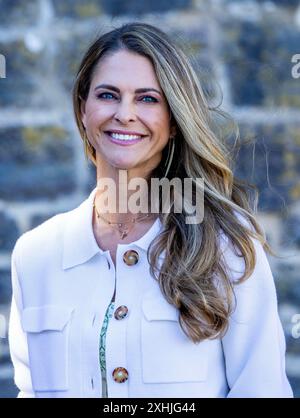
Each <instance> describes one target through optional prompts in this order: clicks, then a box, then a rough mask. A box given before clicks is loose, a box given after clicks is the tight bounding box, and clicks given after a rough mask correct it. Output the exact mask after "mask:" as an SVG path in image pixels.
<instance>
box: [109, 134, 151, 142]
mask: <svg viewBox="0 0 300 418" xmlns="http://www.w3.org/2000/svg"><path fill="white" fill-rule="evenodd" d="M105 133H106V135H107V136H108V138H109V139H110V141H111V142H113V143H115V144H120V145H133V144H136V143H137V142H141V141H142V140H143V139H144V138H146V136H140V135H122V134H117V133H113V132H105Z"/></svg>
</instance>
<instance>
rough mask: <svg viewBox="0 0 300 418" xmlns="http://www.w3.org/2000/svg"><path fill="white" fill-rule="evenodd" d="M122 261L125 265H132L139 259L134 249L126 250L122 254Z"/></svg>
mask: <svg viewBox="0 0 300 418" xmlns="http://www.w3.org/2000/svg"><path fill="white" fill-rule="evenodd" d="M123 261H124V263H126V264H127V266H133V265H134V264H136V263H137V262H138V261H139V254H138V253H137V252H136V251H135V250H128V251H126V253H124V255H123Z"/></svg>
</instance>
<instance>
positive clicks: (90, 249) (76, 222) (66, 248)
mask: <svg viewBox="0 0 300 418" xmlns="http://www.w3.org/2000/svg"><path fill="white" fill-rule="evenodd" d="M96 191H97V187H95V188H94V189H93V190H92V192H91V193H90V195H89V197H88V198H87V199H86V200H85V201H83V202H82V203H81V204H80V205H79V206H78V207H77V208H75V209H73V210H71V211H70V212H67V218H66V222H65V224H64V230H63V260H62V267H63V269H67V268H69V267H73V266H76V265H79V264H82V263H85V262H86V261H88V260H90V259H91V258H92V257H93V256H94V255H96V254H98V253H100V254H101V255H105V254H108V252H109V251H108V250H106V251H103V250H102V249H101V248H100V247H99V246H98V243H97V241H96V238H95V236H94V232H93V225H92V217H93V202H94V197H95V194H96ZM161 228H162V223H161V221H160V219H159V218H157V219H156V221H155V222H154V224H153V225H152V226H151V228H150V229H149V230H148V231H147V232H146V234H144V236H142V237H141V238H140V239H138V240H136V241H134V242H131V243H129V244H118V246H119V247H121V248H122V247H123V248H124V251H125V249H126V248H128V247H132V246H137V247H139V248H141V249H142V250H145V251H147V249H148V247H149V245H150V243H151V241H152V240H153V239H154V238H155V236H156V235H157V234H158V233H159V232H160V230H161Z"/></svg>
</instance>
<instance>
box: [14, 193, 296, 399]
mask: <svg viewBox="0 0 300 418" xmlns="http://www.w3.org/2000/svg"><path fill="white" fill-rule="evenodd" d="M96 190H97V189H96V188H95V189H94V190H93V191H92V192H91V194H90V196H89V197H88V198H87V199H86V200H85V201H84V202H83V203H82V204H81V205H80V206H78V207H77V208H75V209H74V210H71V211H68V212H64V213H60V214H58V215H56V216H53V217H52V218H50V219H49V220H47V221H45V222H44V223H42V224H41V225H39V226H38V227H36V228H34V229H32V230H30V231H28V232H26V233H24V234H23V235H21V237H20V238H19V239H18V240H17V242H16V244H15V247H14V249H13V252H12V257H11V265H12V287H13V296H12V304H11V314H10V321H9V344H10V352H11V358H12V361H13V364H14V370H15V383H16V385H17V386H18V388H19V395H18V396H19V397H53V398H55V397H96V398H97V397H101V393H102V388H101V384H102V383H101V372H100V365H99V334H100V329H101V326H102V321H103V318H104V315H105V311H106V308H107V306H108V304H109V303H110V301H111V298H112V295H113V291H114V287H115V281H116V301H115V307H116V308H117V307H118V306H121V305H125V306H127V308H128V315H127V316H126V317H125V318H123V319H121V320H117V319H116V318H115V317H114V316H113V317H112V318H111V320H110V322H109V325H108V331H107V336H106V366H107V385H108V397H111V398H115V397H119V398H134V397H137V398H138V397H146V398H159V397H169V398H177V397H196V398H201V397H213V398H215V397H221V398H223V397H293V393H292V390H291V386H290V384H289V381H288V379H287V376H286V372H285V349H286V346H285V338H284V333H283V329H282V325H281V322H280V319H279V316H278V311H277V297H276V290H275V285H274V280H273V277H272V273H271V270H270V266H269V263H268V261H267V258H266V255H265V253H264V251H263V249H262V246H261V244H260V243H258V242H257V241H256V240H253V242H254V245H255V249H256V256H257V264H256V267H255V270H254V272H253V274H252V276H251V277H250V278H249V279H248V280H247V281H246V282H245V283H243V284H241V285H239V286H237V287H236V297H237V308H236V310H235V312H234V313H233V315H232V317H231V319H230V326H229V329H228V331H227V333H226V335H225V336H224V337H223V338H222V339H217V340H210V341H208V340H206V341H203V342H201V343H199V344H194V343H192V342H191V341H190V340H189V339H188V338H187V337H186V335H185V334H184V333H183V331H182V330H181V328H180V326H179V322H178V311H177V309H176V308H175V307H174V306H173V305H170V304H169V303H168V302H167V301H166V300H165V299H164V297H163V295H162V293H161V291H160V289H159V286H158V284H157V282H156V281H155V280H154V279H153V277H152V276H151V275H150V272H149V264H148V261H147V248H148V246H149V244H150V242H151V240H152V239H153V238H154V237H155V236H156V235H157V234H158V232H159V231H160V230H161V228H162V225H161V223H160V221H159V219H157V220H156V221H155V223H154V224H153V225H152V227H151V228H150V229H149V230H148V231H147V233H146V234H145V235H144V236H143V237H142V238H140V239H138V240H137V241H135V242H132V243H130V244H119V245H118V248H117V255H116V269H115V267H114V264H113V262H112V259H111V257H110V253H109V251H102V250H101V249H100V248H99V246H98V245H97V242H96V240H95V237H94V234H93V229H92V210H93V208H92V204H93V198H94V195H95V193H96ZM223 242H224V243H225V242H226V240H225V239H224V241H223ZM223 248H224V256H225V257H226V261H227V263H228V264H229V265H230V266H231V267H232V268H233V269H234V271H236V272H241V271H242V268H243V263H242V262H241V260H240V259H239V258H238V257H237V256H236V255H235V254H234V252H233V250H232V248H231V247H230V245H227V244H226V245H224V246H223ZM128 250H135V251H136V252H137V253H138V256H139V259H138V262H137V263H136V264H134V265H128V264H126V263H125V262H124V259H123V255H124V253H125V252H126V251H128ZM164 255H165V253H163V255H162V257H161V259H160V262H161V261H162V259H163V257H164ZM235 274H237V277H239V275H240V274H238V273H233V275H232V279H234V276H235ZM117 367H124V368H125V369H126V370H127V372H128V379H127V380H126V381H124V382H122V383H118V382H116V381H115V380H114V379H113V376H112V372H113V371H114V370H115V368H117Z"/></svg>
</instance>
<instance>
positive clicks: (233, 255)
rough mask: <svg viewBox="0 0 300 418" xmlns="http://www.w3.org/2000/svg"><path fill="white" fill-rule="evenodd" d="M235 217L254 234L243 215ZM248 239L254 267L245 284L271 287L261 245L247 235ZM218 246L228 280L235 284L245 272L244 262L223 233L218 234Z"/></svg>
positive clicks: (252, 228)
mask: <svg viewBox="0 0 300 418" xmlns="http://www.w3.org/2000/svg"><path fill="white" fill-rule="evenodd" d="M235 216H236V218H237V219H238V221H239V223H240V224H242V225H243V226H245V227H246V228H247V229H248V230H250V231H252V232H255V229H254V227H253V225H252V224H251V223H250V221H249V220H248V219H247V218H246V217H245V216H244V215H241V214H240V213H238V212H235ZM260 226H261V225H260ZM261 227H262V226H261ZM262 229H263V228H262ZM249 239H250V242H251V243H252V246H253V250H254V257H255V260H254V264H255V265H254V270H253V273H252V274H251V276H250V277H249V279H247V280H246V282H245V283H247V285H249V286H250V285H254V286H255V285H258V286H259V287H260V286H263V287H273V277H272V272H271V268H270V264H269V261H268V258H267V255H266V252H265V250H264V248H263V245H262V243H261V242H260V241H259V239H258V238H255V237H253V236H252V235H249ZM219 244H220V249H221V257H222V259H223V260H224V261H225V264H226V267H227V269H228V272H229V275H230V279H231V281H232V282H236V281H237V280H238V279H239V278H240V277H241V275H242V274H243V273H244V271H245V267H246V266H245V260H244V258H243V257H242V256H241V255H240V254H239V253H238V252H237V251H238V250H237V249H236V248H235V247H234V245H233V243H232V242H231V240H230V239H229V237H228V236H227V235H225V234H224V233H221V234H220V239H219ZM248 280H249V281H248Z"/></svg>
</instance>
